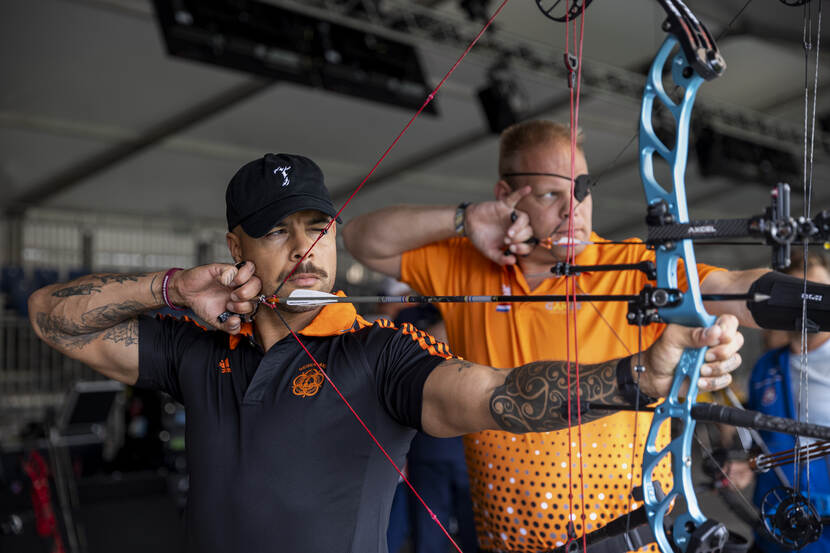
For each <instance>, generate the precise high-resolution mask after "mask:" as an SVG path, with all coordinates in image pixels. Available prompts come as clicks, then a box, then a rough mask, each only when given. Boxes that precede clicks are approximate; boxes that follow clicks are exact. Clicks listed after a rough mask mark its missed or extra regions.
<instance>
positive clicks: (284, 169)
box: [274, 165, 291, 186]
mask: <svg viewBox="0 0 830 553" xmlns="http://www.w3.org/2000/svg"><path fill="white" fill-rule="evenodd" d="M290 170H291V166H290V165H286V166H285V167H277V168H276V169H274V174H275V175H276V174H277V173H282V185H283V186H288V171H290Z"/></svg>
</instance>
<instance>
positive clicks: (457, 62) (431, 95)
mask: <svg viewBox="0 0 830 553" xmlns="http://www.w3.org/2000/svg"><path fill="white" fill-rule="evenodd" d="M509 1H510V0H503V1H502V3H501V4H499V7H498V8H496V11H494V12H493V15H491V16H490V19H488V20H487V23H485V24H484V27H482V28H481V30H480V31H479V32H478V34H477V35H476V36H475V38H473V40H472V41H471V42H470V44H468V45H467V48H466V49H465V50H464V52H463V53H462V54H461V55H460V56H459V57H458V59H457V60H455V63H454V64H452V67H450V69H449V71H447V73H446V74H445V75H444V78H443V79H441V82H439V83H438V84H437V85H436V86H435V88H434V89H432V92H430V93H429V95H427V97H426V100H424V103H423V104H422V105H421V107H420V108H418V111H416V112H415V115H413V116H412V117H411V118H410V119H409V121H408V122H407V123H406V125H405V126H404V128H403V129H401V132H399V133H398V135H397V136H396V137H395V140H393V141H392V143H391V144H389V146H387V147H386V150H384V152H383V155H381V156H380V159H378V160H377V161H376V162H375V164H374V165H373V166H372V169H371V170H370V171H369V172H368V173H367V174H366V176H365V177H363V180H361V181H360V184H358V185H357V187H356V188H355V189H354V191H353V192H352V193H351V194H350V195H349V197H348V198H347V199H346V201H345V202H344V203H343V206H342V207H341V208H340V209H339V210H338V211H337V213H336V214H335V216H334V217H333V218H332V220H331V221H329V222H328V224H326V226H325V228H324V229H323V230H322V231H321V232H320V234H319V235H318V236H317V238H316V239H315V240H314V242H312V244H311V246H309V247H308V249H307V250H306V252H305V253H304V254H303V256H302V257H301V258H300V260H299V261H297V263H296V264H295V265H294V267H293V268H292V269H291V272H290V273H288V276H286V277H285V278H284V279H283V281H282V282H281V283H280V285H279V286H278V287H277V290H276V291H275V292H274V293H273V294H272V295H271V296H270V298H275V297H276V296H277V292H279V291H280V289H281V288H282V287H283V285H284V284H285V283H286V281H288V279H289V278H291V275H293V274H294V271H296V270H297V267H299V266H300V263H302V262H303V261H304V260H305V258H306V256H308V254H309V253H310V252H311V250H312V249H313V248H314V246H316V245H317V242H319V241H320V239H322V238H323V236H325V235H326V233H327V232H328V231H329V228H331V226H332V225H333V224H334V223H335V221H336V220H337V218H338V217H340V214H341V213H343V210H344V209H346V206H347V205H349V202H351V201H352V199H353V198H354V197H355V195H356V194H357V193H358V192H359V191H360V189H361V188H363V185H364V184H366V181H368V180H369V179H370V178H371V177H372V175H373V174H374V173H375V170H376V169H377V168H378V166H379V165H380V164H381V163H382V162H383V160H384V159H386V156H387V155H389V152H391V151H392V149H393V148H394V147H395V146H396V145H397V144H398V141H399V140H400V139H401V138H402V137H403V135H404V134H405V133H406V131H407V130H408V129H409V127H410V125H412V123H414V122H415V119H417V118H418V116H419V115H421V112H422V111H424V109H426V107H427V106H428V105H429V103H430V102H432V100H433V99H435V95H436V94H438V91H439V90H440V89H441V87H442V86H444V83H445V82H447V80H448V79H449V78H450V75H452V74H453V72H454V71H455V70H456V68H457V67H458V66H459V65H460V64H461V60H463V59H464V58H465V57H467V54H469V53H470V50H472V49H473V46H475V45H476V43H477V42H478V40H479V39H480V38H481V36H482V35H483V34H484V33H485V31H487V29H488V28H489V27H490V25H491V24H492V23H493V21H494V20H495V19H496V17H498V15H499V13H501V10H502V9H503V8H504V6H506V5H507V2H509Z"/></svg>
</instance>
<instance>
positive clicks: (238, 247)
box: [225, 232, 243, 263]
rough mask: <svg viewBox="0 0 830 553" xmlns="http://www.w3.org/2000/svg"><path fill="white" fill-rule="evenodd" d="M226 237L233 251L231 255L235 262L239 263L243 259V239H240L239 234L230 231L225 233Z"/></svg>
mask: <svg viewBox="0 0 830 553" xmlns="http://www.w3.org/2000/svg"><path fill="white" fill-rule="evenodd" d="M225 239H226V240H227V241H228V251H229V252H231V257H232V258H233V260H234V262H235V263H239V262H240V261H243V257H242V241H241V240H240V239H239V236H237V235H236V234H235V233H233V232H229V233H227V234H226V235H225Z"/></svg>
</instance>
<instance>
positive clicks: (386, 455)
mask: <svg viewBox="0 0 830 553" xmlns="http://www.w3.org/2000/svg"><path fill="white" fill-rule="evenodd" d="M280 320H282V322H283V324H285V326H286V328H288V331H289V332H290V333H291V335H292V336H293V337H294V339H295V340H297V343H298V344H300V347H301V348H303V351H305V352H306V354H307V355H308V357H309V359H311V361H312V362H314V365H316V367H317V370H319V371H320V373H321V374H322V375H323V378H325V379H326V382H328V383H329V385H330V386H331V387H332V389H333V390H334V391H335V392H337V395H338V396H340V399H342V400H343V403H345V404H346V407H348V408H349V411H351V413H352V415H354V418H355V419H357V422H359V423H360V426H362V427H363V430H365V431H366V433H367V434H369V437H370V438H372V441H373V442H375V445H376V446H377V447H378V449H379V450H380V451H381V453H383V455H384V457H386V460H387V461H389V463H390V464H391V465H392V466H393V467H395V471H396V472H397V473H398V476H400V477H401V479H402V480H403V481H404V482H406V485H407V486H408V487H409V489H410V490H411V491H412V493H413V494H415V497H417V498H418V501H420V502H421V505H423V506H424V509H426V510H427V512H428V513H429V517H430V518H431V519H432V520H433V521H434V522H435V524H437V525H438V527H439V528H440V529H441V531H442V532H444V535H445V536H447V539H448V540H450V543H452V545H453V547H455V549H456V551H458V553H463V551H461V547H460V546H459V545H458V544H457V543H456V542H455V540H454V539H452V536H451V535H450V533H449V532H448V531H447V529H446V528H444V525H443V524H441V521H440V520H438V516H437V515H436V514H435V513H434V512H433V511H432V509H430V508H429V505H427V503H426V501H424V498H422V497H421V494H419V493H418V492H417V490H415V488H414V486H412V484H411V483H410V482H409V479H408V478H407V477H406V475H405V474H404V473H403V471H402V470H401V469H400V468H399V467H398V465H397V464H396V463H395V461H394V460H393V459H392V457H391V456H390V455H389V453H387V451H386V449H385V448H384V447H383V446H382V445H381V444H380V442H379V441H378V439H377V438H376V437H375V435H374V434H373V433H372V431H371V430H369V427H368V426H367V425H366V423H365V422H363V419H362V418H360V415H358V414H357V411H355V410H354V407H352V404H351V403H349V400H347V399H346V396H344V395H343V393H342V392H341V391H340V389H339V388H338V387H337V385H335V383H334V382H333V381H332V380H331V378H329V375H328V374H326V371H324V370H323V367H322V366H321V365H320V363H318V362H317V359H315V358H314V356H313V355H312V354H311V352H310V351H308V348H307V347H306V346H305V344H304V343H303V342H302V340H300V337H299V336H298V335H297V333H296V332H294V330H293V329H292V328H291V327H290V326H288V323H287V322H286V321H285V319H283V318H282V316H280Z"/></svg>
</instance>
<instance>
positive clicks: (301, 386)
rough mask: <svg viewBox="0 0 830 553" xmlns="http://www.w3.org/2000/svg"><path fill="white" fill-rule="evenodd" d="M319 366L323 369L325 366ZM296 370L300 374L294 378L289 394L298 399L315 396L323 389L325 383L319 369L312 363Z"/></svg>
mask: <svg viewBox="0 0 830 553" xmlns="http://www.w3.org/2000/svg"><path fill="white" fill-rule="evenodd" d="M320 366H321V367H323V368H325V366H326V365H325V364H323V363H321V364H320ZM298 370H299V371H300V374H298V375H297V376H295V377H294V381H293V382H292V387H291V393H293V394H294V395H295V396H298V397H311V396H314V395H317V392H319V391H320V388H322V387H323V382H324V381H325V378H324V377H323V373H321V372H320V369H318V368H317V366H316V365H314V364H313V363H309V364H308V365H303V366H302V367H300V368H299V369H298Z"/></svg>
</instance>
